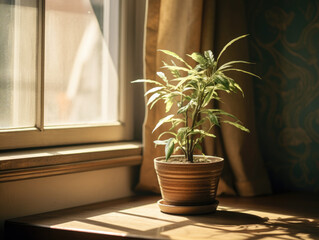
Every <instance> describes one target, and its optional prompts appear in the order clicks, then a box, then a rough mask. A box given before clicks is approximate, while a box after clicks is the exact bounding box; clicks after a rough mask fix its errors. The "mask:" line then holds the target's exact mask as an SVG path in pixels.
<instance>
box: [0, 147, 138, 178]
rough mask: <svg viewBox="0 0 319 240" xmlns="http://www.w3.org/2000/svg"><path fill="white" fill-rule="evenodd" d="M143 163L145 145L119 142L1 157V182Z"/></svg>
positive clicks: (17, 153)
mask: <svg viewBox="0 0 319 240" xmlns="http://www.w3.org/2000/svg"><path fill="white" fill-rule="evenodd" d="M141 162H142V144H141V143H137V142H119V143H104V144H90V145H81V146H68V147H55V148H44V149H36V150H19V151H8V152H2V153H0V182H8V181H16V180H23V179H31V178H38V177H47V176H53V175H60V174H68V173H77V172H84V171H92V170H98V169H104V168H113V167H122V166H134V165H139V164H141Z"/></svg>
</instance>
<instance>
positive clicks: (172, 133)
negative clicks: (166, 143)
mask: <svg viewBox="0 0 319 240" xmlns="http://www.w3.org/2000/svg"><path fill="white" fill-rule="evenodd" d="M165 134H171V135H173V136H175V137H176V136H177V134H176V133H174V132H170V131H165V132H162V133H161V134H160V135H159V136H158V138H157V139H158V140H159V139H160V138H161V137H162V136H163V135H165Z"/></svg>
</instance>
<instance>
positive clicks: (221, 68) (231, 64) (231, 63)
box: [218, 60, 254, 70]
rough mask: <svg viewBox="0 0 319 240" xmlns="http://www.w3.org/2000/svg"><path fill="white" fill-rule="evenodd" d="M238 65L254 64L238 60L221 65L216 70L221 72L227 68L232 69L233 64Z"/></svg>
mask: <svg viewBox="0 0 319 240" xmlns="http://www.w3.org/2000/svg"><path fill="white" fill-rule="evenodd" d="M238 63H243V64H254V63H252V62H247V61H241V60H238V61H230V62H227V63H225V64H223V65H222V66H220V67H219V68H218V70H223V69H226V68H229V67H232V66H233V64H238Z"/></svg>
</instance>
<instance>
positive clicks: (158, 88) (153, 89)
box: [144, 87, 164, 96]
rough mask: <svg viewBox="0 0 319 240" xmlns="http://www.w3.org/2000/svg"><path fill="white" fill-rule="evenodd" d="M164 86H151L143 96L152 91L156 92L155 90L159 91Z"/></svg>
mask: <svg viewBox="0 0 319 240" xmlns="http://www.w3.org/2000/svg"><path fill="white" fill-rule="evenodd" d="M163 88H164V87H154V88H151V89H150V90H148V91H147V92H146V93H145V94H144V96H147V95H148V94H150V93H154V92H157V91H159V90H162V89H163Z"/></svg>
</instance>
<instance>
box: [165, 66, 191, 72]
mask: <svg viewBox="0 0 319 240" xmlns="http://www.w3.org/2000/svg"><path fill="white" fill-rule="evenodd" d="M162 68H167V69H168V70H170V71H171V72H172V71H174V72H175V71H185V72H188V71H189V69H188V68H185V67H179V66H170V65H165V66H163V67H162Z"/></svg>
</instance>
